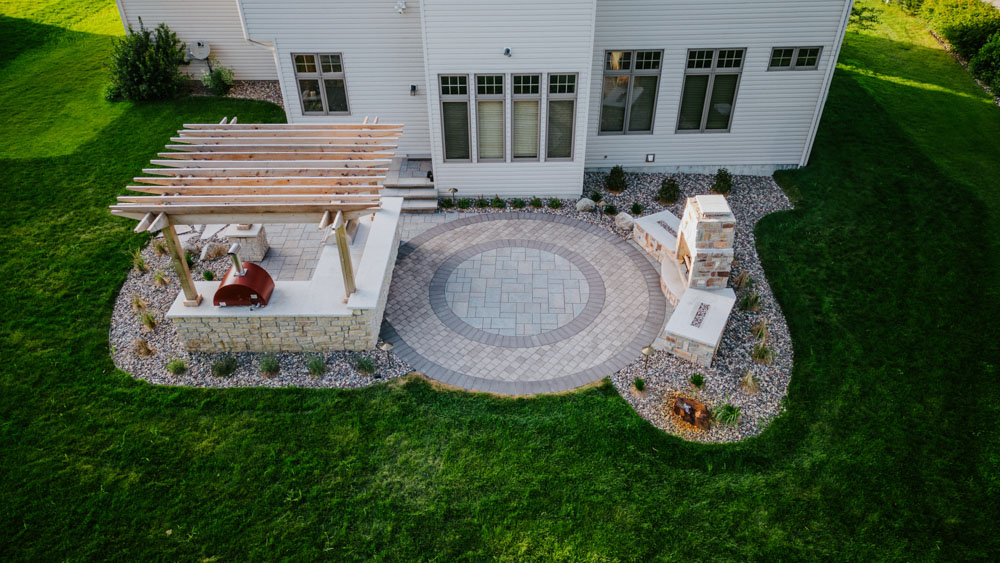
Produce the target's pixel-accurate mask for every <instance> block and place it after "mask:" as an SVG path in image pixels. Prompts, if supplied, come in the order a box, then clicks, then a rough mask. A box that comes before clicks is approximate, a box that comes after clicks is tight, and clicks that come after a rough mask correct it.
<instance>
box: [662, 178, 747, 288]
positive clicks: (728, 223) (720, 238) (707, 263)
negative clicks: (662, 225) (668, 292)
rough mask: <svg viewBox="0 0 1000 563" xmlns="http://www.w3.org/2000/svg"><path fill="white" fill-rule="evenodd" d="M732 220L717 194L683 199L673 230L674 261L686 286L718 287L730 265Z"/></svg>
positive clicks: (724, 200) (733, 225) (726, 206)
mask: <svg viewBox="0 0 1000 563" xmlns="http://www.w3.org/2000/svg"><path fill="white" fill-rule="evenodd" d="M735 227H736V217H734V216H733V210H732V209H730V208H729V203H727V202H726V198H725V197H723V196H721V195H699V196H695V197H689V198H687V203H686V204H685V206H684V215H683V217H681V223H680V226H679V228H678V231H677V251H676V256H677V261H678V262H679V263H680V264H681V265H682V266H683V268H684V269H685V270H686V272H687V286H688V287H700V288H722V287H726V284H727V282H728V281H729V272H730V269H731V268H732V265H733V237H734V236H735V234H736V233H735V230H736V229H735Z"/></svg>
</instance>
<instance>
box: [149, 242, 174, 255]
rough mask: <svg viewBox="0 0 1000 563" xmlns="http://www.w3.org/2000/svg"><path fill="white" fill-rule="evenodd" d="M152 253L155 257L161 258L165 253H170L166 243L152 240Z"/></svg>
mask: <svg viewBox="0 0 1000 563" xmlns="http://www.w3.org/2000/svg"><path fill="white" fill-rule="evenodd" d="M153 252H154V253H155V254H156V255H157V256H163V255H165V254H166V253H167V252H170V249H168V248H167V243H166V242H164V241H162V240H154V241H153Z"/></svg>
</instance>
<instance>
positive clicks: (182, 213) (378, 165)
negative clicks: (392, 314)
mask: <svg viewBox="0 0 1000 563" xmlns="http://www.w3.org/2000/svg"><path fill="white" fill-rule="evenodd" d="M402 134H403V126H402V125H380V124H379V123H378V118H375V120H374V122H372V123H368V118H367V117H366V118H365V121H364V123H361V124H352V125H333V124H295V125H292V124H244V123H237V120H236V118H235V117H234V118H233V119H232V121H229V122H227V120H226V119H223V120H222V122H220V123H215V124H185V125H184V129H182V130H180V131H178V136H177V137H171V139H170V141H171V142H172V143H177V144H169V145H167V146H166V148H167V149H168V151H169V152H161V153H159V154H158V156H159V157H160V158H159V159H154V160H152V161H151V164H152V165H154V166H158V168H144V169H143V173H144V174H146V175H147V176H143V177H139V178H135V181H136V182H139V183H140V184H142V185H131V186H128V187H127V189H128V190H130V191H134V192H142V193H146V194H153V195H141V196H119V197H118V203H117V204H115V205H112V206H111V213H113V214H115V215H119V216H122V217H129V218H132V219H136V220H138V221H139V224H138V225H137V226H136V228H135V232H137V233H139V232H143V231H148V232H156V231H160V230H162V231H163V236H164V239H165V240H166V243H167V247H168V248H169V250H170V256H171V258H172V261H173V265H174V268H175V269H176V270H177V277H178V279H179V280H180V283H181V288H182V290H183V291H184V298H185V301H184V303H185V305H189V306H197V305H198V304H200V303H201V299H202V297H201V295H199V294H198V292H197V290H196V288H195V285H194V281H193V280H192V279H191V272H190V270H189V269H188V265H187V260H185V258H184V255H183V251H182V249H181V243H180V239H179V238H178V237H177V232H176V230H175V229H174V226H175V225H203V224H252V223H316V224H317V225H318V226H319V228H320V229H324V228H328V227H330V228H332V229H333V230H334V232H335V234H336V238H337V247H338V249H339V253H340V262H341V266H342V269H343V273H344V287H345V291H346V293H347V295H350V294H351V293H353V292H354V290H355V285H354V273H353V266H352V264H351V256H350V251H349V249H348V243H347V231H346V224H347V223H348V222H349V221H352V220H356V219H357V218H359V217H361V216H362V215H365V214H368V213H372V212H374V210H376V209H378V207H379V206H380V204H381V200H380V197H381V191H382V184H383V182H384V180H385V175H386V172H388V169H389V164H390V162H391V160H392V158H393V156H394V154H395V153H394V152H393V151H394V150H395V149H396V145H395V144H394V143H395V141H396V140H397V139H398V138H399V137H400V135H402Z"/></svg>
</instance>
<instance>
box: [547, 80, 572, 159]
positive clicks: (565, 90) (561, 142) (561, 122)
mask: <svg viewBox="0 0 1000 563" xmlns="http://www.w3.org/2000/svg"><path fill="white" fill-rule="evenodd" d="M575 109H576V75H575V74H550V75H549V111H548V128H547V129H546V133H545V158H546V159H548V160H558V159H567V160H570V159H572V158H573V128H574V127H573V125H574V116H575V115H576V111H575Z"/></svg>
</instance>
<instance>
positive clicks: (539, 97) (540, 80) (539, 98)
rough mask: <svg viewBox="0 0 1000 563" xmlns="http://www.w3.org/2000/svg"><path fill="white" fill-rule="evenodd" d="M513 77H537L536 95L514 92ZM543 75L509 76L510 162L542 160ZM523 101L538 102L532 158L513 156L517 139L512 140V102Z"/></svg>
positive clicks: (513, 74) (521, 73)
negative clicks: (536, 133) (536, 136)
mask: <svg viewBox="0 0 1000 563" xmlns="http://www.w3.org/2000/svg"><path fill="white" fill-rule="evenodd" d="M515 76H537V77H538V93H537V94H518V93H516V92H515V91H514V77H515ZM546 84H547V83H546V82H545V75H544V74H543V73H540V72H517V73H512V74H511V75H510V161H511V162H540V161H541V160H542V154H543V152H544V151H543V147H542V107H543V105H542V103H543V102H542V92H544V91H545V88H546ZM524 100H537V101H538V121H537V131H538V145H537V146H538V154H537V155H535V156H534V157H527V156H514V144H515V143H516V142H517V139H515V138H514V102H517V101H524Z"/></svg>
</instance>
